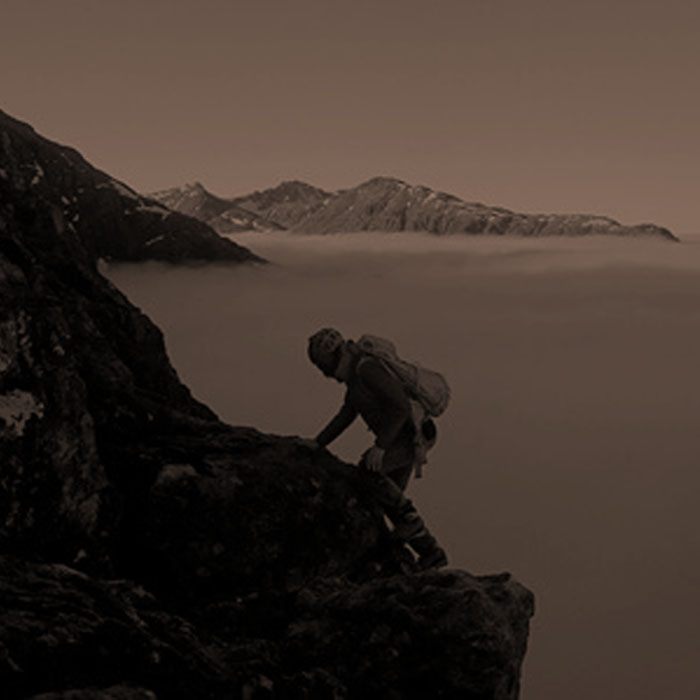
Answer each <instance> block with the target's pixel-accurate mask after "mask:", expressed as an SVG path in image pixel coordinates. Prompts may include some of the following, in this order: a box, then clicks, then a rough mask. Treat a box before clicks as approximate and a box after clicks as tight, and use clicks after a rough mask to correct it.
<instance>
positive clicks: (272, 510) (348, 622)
mask: <svg viewBox="0 0 700 700" xmlns="http://www.w3.org/2000/svg"><path fill="white" fill-rule="evenodd" d="M0 340H1V343H0V454H2V465H1V471H0V602H1V603H2V604H1V605H0V687H2V688H3V697H8V698H20V697H31V696H36V695H39V696H45V697H51V698H58V697H64V698H66V697H73V698H83V697H90V698H119V697H144V698H145V697H154V696H155V697H163V698H169V697H173V698H191V697H211V698H241V697H243V698H344V697H346V698H352V697H369V698H371V697H376V698H379V697H381V698H391V697H396V698H399V697H401V698H410V697H426V694H427V696H433V697H455V698H456V697H460V698H467V699H468V698H473V699H474V700H476V699H477V698H478V699H479V700H485V699H486V698H494V699H498V700H506V699H508V700H510V699H512V698H516V697H517V694H518V682H519V674H520V668H521V664H522V661H523V655H524V653H525V647H526V641H527V633H528V622H529V619H530V616H531V615H532V611H533V607H532V606H533V599H532V595H531V594H530V593H529V592H528V591H527V590H526V589H524V588H523V587H522V586H520V585H519V584H518V583H516V582H514V581H513V580H512V579H511V578H510V577H509V576H508V575H500V576H487V577H473V576H471V575H469V574H467V573H465V572H460V571H450V570H447V571H434V572H427V573H419V572H418V571H417V567H416V565H415V563H414V560H413V556H412V555H411V554H410V553H409V552H408V550H406V549H405V548H404V547H403V546H402V545H401V544H400V543H399V542H397V541H395V540H394V539H393V538H392V537H391V535H390V533H389V532H388V530H387V528H386V526H385V524H384V520H383V517H382V515H381V513H380V511H379V510H378V508H377V506H376V504H374V503H372V502H370V501H368V497H367V492H366V489H364V488H363V484H362V480H363V478H364V477H363V474H362V473H361V472H359V471H357V470H356V469H355V468H353V467H351V466H349V465H346V464H343V463H342V462H340V461H338V460H337V459H336V458H335V457H333V456H332V455H331V454H330V453H329V452H327V451H326V450H317V449H311V448H309V447H308V446H306V445H305V444H304V443H302V442H300V441H298V440H297V439H295V438H292V437H287V438H284V437H279V436H272V435H264V434H262V433H259V432H258V431H256V430H254V429H252V428H236V427H232V426H228V425H226V424H223V423H221V422H220V421H219V420H218V419H217V417H216V416H215V415H214V414H213V413H212V412H211V411H210V410H209V409H208V408H207V407H206V406H204V405H202V404H201V403H199V402H198V401H196V400H195V399H194V398H193V397H192V395H191V394H190V392H189V391H188V390H187V388H186V387H184V386H183V385H182V384H181V383H180V381H179V380H178V377H177V375H176V373H175V372H174V370H173V368H172V367H171V365H170V363H169V361H168V359H167V356H166V353H165V349H164V345H163V338H162V336H161V333H160V332H159V331H158V329H157V328H155V326H153V324H152V323H151V322H150V321H149V320H148V319H147V318H146V317H144V316H143V315H142V314H141V313H140V312H139V311H138V310H137V309H135V308H134V307H133V306H132V305H131V304H130V303H129V302H128V300H127V299H126V298H125V297H124V296H123V295H122V294H121V293H120V292H118V291H117V290H116V289H115V288H114V287H113V286H112V285H110V284H109V283H108V282H107V281H106V280H104V278H102V277H101V276H100V274H99V273H98V271H97V269H96V263H95V260H94V257H93V256H92V255H91V254H90V253H89V252H88V251H87V250H86V249H85V246H84V244H83V242H82V240H81V237H80V236H78V235H76V232H75V231H74V230H73V229H71V228H69V227H67V226H65V223H64V214H63V212H62V210H61V209H60V208H59V209H58V211H57V206H56V205H55V204H54V203H53V202H51V201H46V200H45V199H43V198H42V197H41V196H39V195H38V194H37V193H35V192H34V191H33V190H32V189H31V188H29V189H28V188H24V187H19V186H18V187H16V188H15V187H13V186H12V181H11V180H10V179H9V178H3V179H0Z"/></svg>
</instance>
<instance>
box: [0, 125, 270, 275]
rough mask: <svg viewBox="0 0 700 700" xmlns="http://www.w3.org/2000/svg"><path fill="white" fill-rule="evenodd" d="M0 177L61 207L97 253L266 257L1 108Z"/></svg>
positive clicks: (185, 257) (238, 259) (59, 210)
mask: <svg viewBox="0 0 700 700" xmlns="http://www.w3.org/2000/svg"><path fill="white" fill-rule="evenodd" d="M0 179H2V180H6V181H8V182H9V183H11V185H12V187H13V188H15V189H18V190H26V191H31V192H32V193H34V194H35V195H37V196H40V197H42V198H43V199H44V200H46V201H47V202H50V203H52V204H53V205H55V209H54V212H55V215H56V216H60V217H61V218H62V220H63V222H64V224H63V225H64V226H66V228H68V229H69V230H71V231H74V232H75V234H76V235H77V236H79V237H80V239H81V240H82V242H83V243H84V245H85V247H86V248H87V249H88V250H89V251H90V253H91V254H92V255H93V256H95V257H103V258H111V259H115V260H166V261H169V262H185V261H194V260H220V261H228V262H262V261H261V259H260V258H258V257H257V256H256V255H254V254H253V253H251V252H250V251H249V250H247V249H246V248H243V247H242V246H239V245H236V244H235V243H233V242H232V241H229V240H227V239H224V238H222V237H221V236H219V235H218V234H217V233H216V232H215V231H213V230H212V229H211V228H210V227H209V226H207V225H206V224H204V223H202V222H201V221H199V220H197V219H194V218H192V217H189V216H185V215H183V214H180V213H176V212H172V211H171V210H169V209H167V208H166V207H164V206H163V205H161V204H159V203H158V202H156V201H154V200H152V199H148V198H146V197H142V196H141V195H139V194H138V193H136V192H135V191H134V190H132V189H131V188H130V187H128V186H127V185H125V184H123V183H121V182H119V181H117V180H115V179H114V178H112V177H110V176H109V175H107V174H105V173H103V172H101V171H99V170H97V169H96V168H93V167H92V166H91V165H90V164H89V163H88V162H87V161H86V160H85V159H84V158H83V157H82V156H81V155H80V154H79V153H78V152H77V151H75V150H73V149H72V148H67V147H65V146H60V145H58V144H56V143H53V142H52V141H49V140H48V139H45V138H43V137H41V136H39V135H38V134H37V133H36V132H35V131H34V130H33V129H32V127H30V126H29V125H27V124H24V123H22V122H20V121H17V120H16V119H13V118H11V117H10V116H9V115H7V114H5V113H4V112H2V111H0Z"/></svg>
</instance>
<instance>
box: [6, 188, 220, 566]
mask: <svg viewBox="0 0 700 700" xmlns="http://www.w3.org/2000/svg"><path fill="white" fill-rule="evenodd" d="M7 185H8V182H7V181H3V180H0V202H1V203H2V204H0V339H1V340H2V344H1V345H0V452H1V453H2V455H3V465H2V466H3V470H2V489H1V490H0V526H1V529H0V543H2V545H3V546H4V547H5V548H9V549H13V550H14V549H20V550H21V549H27V550H30V551H32V550H33V551H39V552H41V553H42V554H45V555H47V556H54V557H59V558H60V559H62V560H64V561H73V560H75V559H76V558H83V557H87V558H89V559H95V558H97V559H102V558H105V557H107V558H109V554H108V549H109V545H108V540H109V539H110V537H112V536H113V535H114V533H115V527H116V524H117V523H118V521H119V519H120V515H119V513H118V509H117V507H116V503H115V502H114V500H115V498H116V494H115V492H114V485H113V483H112V481H111V480H110V479H109V478H108V476H107V471H108V470H109V468H110V463H114V462H118V461H119V458H118V454H119V453H120V450H121V447H122V445H123V443H124V440H128V441H129V442H131V443H132V449H133V447H134V446H135V445H136V444H138V439H139V436H141V435H143V434H148V433H149V430H151V429H152V428H150V427H149V426H156V425H158V422H159V420H161V418H162V416H164V415H166V416H169V415H174V414H175V413H177V412H182V413H183V414H185V415H189V416H192V417H197V418H200V419H212V418H213V417H214V414H213V413H211V411H209V409H207V408H205V407H204V406H202V405H201V404H199V403H197V402H196V401H194V400H193V399H192V397H191V395H190V392H189V391H188V390H187V389H186V388H185V387H184V386H183V385H182V384H181V383H180V382H179V380H178V379H177V376H176V374H175V372H174V370H173V369H172V367H171V366H170V364H169V363H168V361H167V357H166V355H165V349H164V344H163V338H162V335H161V333H160V331H159V330H158V329H157V328H156V327H155V326H154V325H153V324H152V323H151V322H150V321H149V320H148V319H147V318H146V317H145V316H143V315H142V314H141V313H139V312H138V310H137V309H135V308H134V307H133V306H132V305H131V304H129V302H128V301H127V300H126V299H125V298H124V297H123V295H121V294H120V293H119V292H118V291H117V290H116V289H115V288H114V287H112V286H111V285H110V284H109V283H108V282H106V280H105V279H104V278H103V277H102V276H101V275H99V274H98V273H97V270H96V269H95V264H94V262H93V261H92V259H91V258H90V256H89V255H88V254H87V253H86V252H85V250H84V248H83V246H82V245H81V243H80V241H79V239H78V238H77V236H76V235H75V233H74V232H73V231H71V230H70V229H68V228H67V227H65V225H64V224H63V218H62V214H61V211H60V210H57V209H56V208H55V207H53V206H52V205H46V203H44V202H43V201H42V200H39V199H38V198H36V197H34V196H33V195H29V194H25V193H18V192H16V191H13V190H12V189H10V188H9V187H8V186H7ZM168 420H170V418H168ZM117 466H118V465H116V464H112V467H113V468H116V467H117ZM122 466H124V465H122ZM123 471H126V469H124V470H123ZM117 500H118V499H117Z"/></svg>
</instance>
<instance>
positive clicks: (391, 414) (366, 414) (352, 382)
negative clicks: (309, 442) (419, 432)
mask: <svg viewBox="0 0 700 700" xmlns="http://www.w3.org/2000/svg"><path fill="white" fill-rule="evenodd" d="M346 384H347V390H346V392H345V401H344V402H343V405H342V407H341V409H340V411H338V413H337V414H336V415H335V417H334V418H333V419H332V420H331V421H330V423H328V425H327V426H326V427H325V428H324V429H323V430H322V431H321V432H320V433H319V435H318V437H317V438H316V441H317V442H318V443H319V444H320V445H322V446H325V445H328V444H329V443H331V442H332V441H333V440H335V439H336V438H337V437H338V436H339V435H340V434H341V433H342V432H343V431H344V430H345V429H346V428H347V427H348V426H349V425H350V424H351V423H352V422H353V421H354V420H355V418H357V416H358V415H360V416H362V418H363V420H364V421H365V423H367V427H368V428H369V429H370V430H371V431H372V432H373V433H374V434H375V436H376V438H377V439H376V441H375V444H376V445H377V446H378V447H381V448H383V449H385V450H386V449H388V448H389V447H390V446H391V445H392V444H393V443H394V442H396V440H397V439H399V438H400V437H404V436H406V437H410V436H411V435H412V434H413V424H412V421H411V406H410V403H409V400H408V397H407V395H406V392H405V391H404V388H403V386H402V385H401V382H400V381H399V380H398V379H397V378H396V377H395V376H394V375H393V374H392V373H391V372H390V371H389V370H388V369H387V368H386V367H385V366H384V365H383V364H382V363H381V361H379V360H377V359H376V358H374V357H371V356H368V355H363V354H358V355H357V357H355V358H354V359H353V362H352V364H351V366H350V373H349V376H348V380H347V382H346Z"/></svg>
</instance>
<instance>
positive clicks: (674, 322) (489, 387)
mask: <svg viewBox="0 0 700 700" xmlns="http://www.w3.org/2000/svg"><path fill="white" fill-rule="evenodd" d="M234 239H235V240H236V241H237V242H239V243H242V244H244V245H247V246H248V247H250V248H251V249H252V250H254V251H255V252H256V253H258V254H260V255H262V256H263V257H266V258H267V259H268V260H270V264H269V265H265V266H259V267H234V268H231V267H224V266H218V265H210V266H206V267H202V268H193V269H190V268H175V267H169V266H165V265H158V264H154V263H148V264H140V265H112V266H109V267H108V268H107V269H106V273H107V275H108V276H109V277H110V279H112V281H114V282H115V283H116V284H117V285H118V286H119V287H120V288H121V289H122V290H123V291H124V292H125V293H126V294H127V295H128V296H129V297H130V298H131V300H132V301H133V302H134V303H135V304H137V305H138V306H140V307H142V308H143V310H144V311H145V312H146V313H147V314H148V315H149V316H150V317H151V318H152V319H153V320H154V321H155V322H156V323H157V324H158V325H159V326H160V327H161V328H162V329H163V331H164V333H165V337H166V342H167V346H168V351H169V354H170V356H171V359H172V361H173V363H174V365H175V367H176V368H177V370H178V372H179V374H180V376H181V378H182V379H183V381H185V382H186V383H187V384H188V385H189V386H190V387H191V388H192V390H193V392H194V394H195V396H197V397H198V398H199V399H201V400H202V401H204V402H205V403H207V404H208V405H210V406H211V407H212V408H213V409H214V410H215V411H217V413H218V414H219V415H220V416H221V417H222V418H223V419H224V420H226V421H227V422H230V423H233V424H237V425H252V426H255V427H257V428H259V429H261V430H264V431H268V432H275V433H280V434H295V435H305V436H312V435H314V434H315V433H316V432H317V431H318V430H319V429H320V428H321V427H322V426H323V425H324V423H325V422H326V421H327V420H328V419H329V418H330V417H331V416H332V415H333V413H334V412H335V410H336V409H337V408H338V407H339V405H340V402H341V400H342V387H341V386H340V385H338V384H337V383H335V382H333V381H329V380H326V379H324V378H323V377H322V375H321V374H319V373H318V372H317V371H316V370H315V369H314V368H313V367H312V366H311V365H310V363H309V362H308V360H307V358H306V342H307V338H308V336H309V335H310V334H311V333H313V332H314V331H315V330H317V329H318V328H320V327H322V326H329V325H330V326H334V327H336V328H338V329H339V330H341V331H342V332H343V333H344V334H345V335H347V336H349V337H356V336H359V335H361V334H362V333H375V334H379V335H384V336H387V337H390V338H392V339H393V340H394V341H395V342H396V344H397V346H398V347H399V349H400V351H401V352H402V354H404V355H405V356H406V357H409V358H411V359H415V360H419V361H421V362H422V363H424V364H426V365H427V366H430V367H434V368H436V369H439V370H440V371H442V372H443V373H444V374H445V376H446V377H447V378H448V380H449V382H450V384H451V386H452V391H453V399H452V404H451V406H450V408H449V410H448V412H447V413H446V414H445V416H443V417H441V418H440V419H439V425H438V428H439V433H440V438H439V442H438V445H437V447H436V448H435V450H434V451H433V453H432V454H431V459H430V464H429V465H428V467H427V469H426V475H425V478H424V479H422V480H420V481H415V482H414V483H412V484H411V486H410V487H409V493H410V495H411V497H412V498H413V499H414V500H415V502H416V503H417V505H418V507H419V509H420V510H421V511H422V513H423V514H424V515H425V517H426V520H427V521H428V523H429V524H430V526H431V527H432V529H433V530H434V532H435V534H436V535H437V536H438V538H439V539H440V540H441V542H442V543H443V544H444V546H445V547H446V549H447V550H448V552H449V554H450V558H451V563H452V564H453V565H455V566H458V567H461V568H465V569H467V570H469V571H471V572H473V573H477V574H481V573H491V572H497V571H504V570H508V571H511V572H512V573H513V574H514V575H515V576H516V577H517V578H518V579H519V580H520V581H521V582H522V583H524V584H525V585H527V586H528V587H530V588H531V589H532V590H533V591H534V592H535V594H536V597H537V613H536V616H535V618H534V620H533V625H532V634H531V642H530V650H529V652H528V656H527V661H526V666H525V674H524V681H523V691H522V697H523V698H524V700H559V699H560V698H564V697H566V698H568V699H569V700H584V699H585V700H589V699H590V698H592V697H595V698H596V700H618V699H619V698H631V697H634V698H635V699H636V700H642V699H645V698H649V699H651V698H654V700H656V699H658V698H659V697H669V698H671V697H672V698H674V699H675V700H686V699H688V700H690V698H695V697H697V696H698V693H699V692H700V667H698V665H697V662H696V655H697V653H696V652H697V649H698V648H700V607H698V605H697V590H698V586H699V585H700V560H698V557H697V552H698V551H699V549H700V547H699V545H700V515H699V511H698V508H697V501H698V494H699V493H700V474H699V473H698V469H697V456H698V454H700V430H698V424H699V423H700V381H699V380H698V374H699V372H698V368H699V361H698V358H699V357H700V238H692V239H691V238H689V239H687V240H685V241H684V242H682V243H680V244H674V243H669V242H665V241H655V240H644V239H634V240H630V239H615V238H587V239H532V240H525V239H508V238H491V237H489V238H473V237H462V236H450V237H434V236H427V235H422V234H366V233H361V234H344V235H334V236H316V237H313V236H303V235H292V234H284V233H282V234H261V233H255V234H241V235H237V236H235V237H234ZM370 439H371V438H370V436H369V435H368V434H367V432H366V430H365V428H364V427H363V425H362V424H361V423H359V422H358V424H357V425H355V426H353V428H352V429H351V430H350V431H348V433H347V434H346V435H344V436H343V437H341V438H340V439H339V440H338V441H337V443H334V444H333V445H332V446H331V449H333V450H334V451H335V452H337V453H338V454H339V455H340V456H341V457H343V458H344V459H347V460H349V461H354V460H355V459H356V458H357V456H358V455H359V454H360V452H361V451H362V450H363V449H364V448H365V447H366V446H367V445H368V444H369V443H370Z"/></svg>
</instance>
